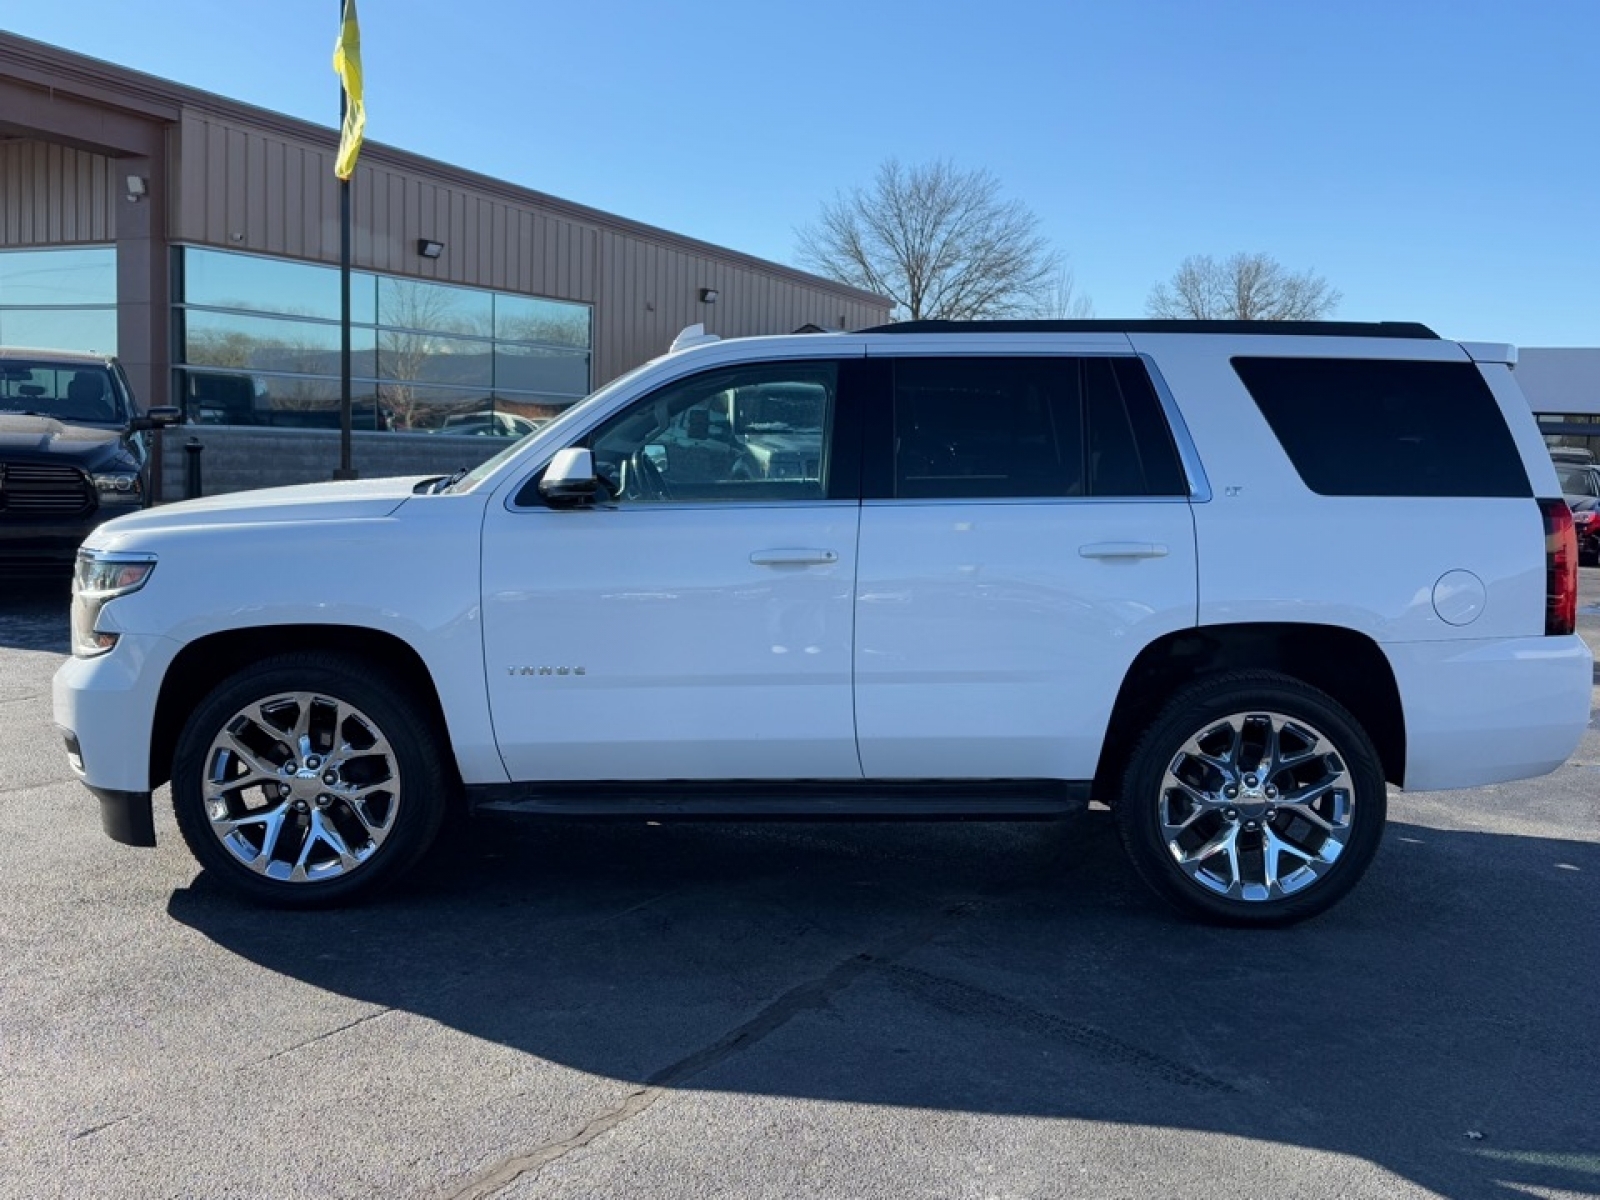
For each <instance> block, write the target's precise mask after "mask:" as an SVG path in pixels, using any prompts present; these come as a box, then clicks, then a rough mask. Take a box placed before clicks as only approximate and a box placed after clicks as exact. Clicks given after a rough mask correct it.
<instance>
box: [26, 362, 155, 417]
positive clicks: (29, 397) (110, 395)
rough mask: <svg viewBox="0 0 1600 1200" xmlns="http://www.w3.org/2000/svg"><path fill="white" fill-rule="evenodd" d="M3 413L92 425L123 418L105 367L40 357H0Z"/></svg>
mask: <svg viewBox="0 0 1600 1200" xmlns="http://www.w3.org/2000/svg"><path fill="white" fill-rule="evenodd" d="M6 413H28V414H31V415H33V416H40V417H54V418H55V419H56V420H58V421H69V422H73V423H87V424H92V425H96V424H97V425H120V424H122V423H123V422H124V421H126V420H127V410H126V409H125V408H124V406H123V403H122V395H121V392H120V391H119V390H118V388H117V385H116V382H115V380H114V379H113V378H112V375H111V369H110V368H109V367H106V366H100V365H97V364H94V363H63V362H49V361H47V360H44V359H26V358H8V359H5V360H4V361H0V415H4V414H6Z"/></svg>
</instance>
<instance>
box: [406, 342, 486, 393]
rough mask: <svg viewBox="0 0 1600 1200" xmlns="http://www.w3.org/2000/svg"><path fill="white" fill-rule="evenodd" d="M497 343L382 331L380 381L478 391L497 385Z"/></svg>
mask: <svg viewBox="0 0 1600 1200" xmlns="http://www.w3.org/2000/svg"><path fill="white" fill-rule="evenodd" d="M493 370H494V343H493V342H480V341H473V340H469V339H466V338H451V337H440V336H439V335H438V334H435V333H414V332H412V331H410V330H399V329H380V330H379V331H378V378H380V379H394V380H398V381H400V382H409V383H441V384H452V385H454V386H456V387H477V388H483V389H484V390H485V391H487V390H488V389H489V387H490V386H491V385H492V384H493V383H494V377H493Z"/></svg>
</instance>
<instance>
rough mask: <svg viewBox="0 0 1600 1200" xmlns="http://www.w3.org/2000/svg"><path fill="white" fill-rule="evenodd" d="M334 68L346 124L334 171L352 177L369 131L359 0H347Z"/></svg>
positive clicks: (346, 177) (334, 46)
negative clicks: (363, 89)
mask: <svg viewBox="0 0 1600 1200" xmlns="http://www.w3.org/2000/svg"><path fill="white" fill-rule="evenodd" d="M333 70H334V73H335V74H336V75H338V76H339V80H340V82H342V83H343V84H344V97H345V106H344V127H343V128H342V129H341V130H340V131H339V157H338V158H337V159H336V160H335V161H334V164H333V173H334V174H335V175H337V176H338V177H339V178H340V179H349V178H350V176H352V175H354V174H355V173H356V156H357V155H359V154H360V153H361V139H362V137H364V136H365V134H366V132H367V106H366V105H365V104H363V103H362V100H361V25H360V23H359V22H357V20H356V0H344V20H343V21H342V22H340V25H339V40H338V41H336V42H335V43H334V44H333Z"/></svg>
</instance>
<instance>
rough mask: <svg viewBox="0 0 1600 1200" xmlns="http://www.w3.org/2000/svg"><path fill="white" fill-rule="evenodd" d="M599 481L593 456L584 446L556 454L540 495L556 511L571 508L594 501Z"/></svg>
mask: <svg viewBox="0 0 1600 1200" xmlns="http://www.w3.org/2000/svg"><path fill="white" fill-rule="evenodd" d="M599 490H600V481H599V480H598V479H596V478H595V474H594V455H593V454H592V453H590V451H589V449H588V448H587V447H585V446H568V447H567V448H566V449H565V450H557V451H556V456H555V457H554V458H552V459H551V460H550V465H549V466H548V467H546V468H545V469H544V478H543V479H541V480H539V495H541V496H543V497H544V499H545V503H547V504H549V505H550V506H551V507H553V508H571V507H573V506H575V505H579V504H587V503H590V502H591V501H593V500H594V497H595V493H596V492H598V491H599Z"/></svg>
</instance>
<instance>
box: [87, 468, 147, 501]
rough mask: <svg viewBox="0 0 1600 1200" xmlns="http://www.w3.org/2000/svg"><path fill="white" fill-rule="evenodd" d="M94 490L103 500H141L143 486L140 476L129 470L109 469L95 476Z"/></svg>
mask: <svg viewBox="0 0 1600 1200" xmlns="http://www.w3.org/2000/svg"><path fill="white" fill-rule="evenodd" d="M94 490H95V491H96V492H98V493H99V494H100V499H101V500H102V501H105V500H111V501H113V502H115V501H118V500H139V499H141V498H142V496H143V491H144V489H143V487H142V485H141V484H140V482H139V476H138V475H137V474H134V473H133V472H129V471H107V472H103V473H100V474H97V475H95V476H94Z"/></svg>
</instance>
